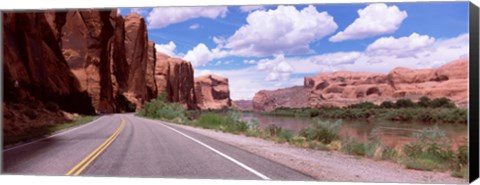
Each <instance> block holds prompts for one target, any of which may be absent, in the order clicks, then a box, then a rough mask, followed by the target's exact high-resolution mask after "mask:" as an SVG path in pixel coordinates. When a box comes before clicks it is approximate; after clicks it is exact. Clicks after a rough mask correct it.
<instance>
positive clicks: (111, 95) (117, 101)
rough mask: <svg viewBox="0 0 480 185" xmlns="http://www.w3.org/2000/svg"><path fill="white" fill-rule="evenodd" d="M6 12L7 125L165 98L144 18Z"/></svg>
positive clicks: (114, 109)
mask: <svg viewBox="0 0 480 185" xmlns="http://www.w3.org/2000/svg"><path fill="white" fill-rule="evenodd" d="M3 17H4V21H3V28H4V29H3V38H5V39H4V42H3V48H4V62H3V67H4V72H5V75H4V81H5V83H4V85H5V102H4V104H3V107H4V108H5V110H8V111H6V112H8V115H6V116H7V117H8V118H5V117H4V118H5V120H6V121H5V123H6V126H5V128H6V129H7V130H4V131H6V132H8V133H13V132H14V130H17V131H18V130H28V129H29V128H34V127H41V125H42V124H47V123H48V124H50V123H57V122H64V121H61V120H65V118H64V116H63V113H61V111H67V112H75V113H82V114H93V113H95V112H97V113H98V112H123V111H133V110H135V109H137V110H138V109H140V107H141V105H142V103H144V102H146V101H149V100H150V99H152V98H155V97H156V96H157V94H158V93H157V87H156V82H155V76H154V74H155V71H154V70H155V62H156V57H155V53H156V51H155V48H154V43H153V42H149V41H148V37H147V29H146V25H145V21H144V19H143V18H142V17H141V16H139V15H137V14H132V15H129V16H127V17H126V18H125V19H124V18H123V17H122V16H121V15H119V14H117V13H116V10H81V11H78V10H70V11H66V12H52V11H49V12H37V13H5V14H3ZM190 70H191V69H190ZM192 73H193V72H192ZM192 92H193V77H192ZM30 105H32V107H33V109H32V108H31V106H30ZM30 122H35V123H37V122H38V123H39V125H37V126H35V125H34V124H31V123H30ZM27 123H28V124H27ZM48 124H47V125H48ZM20 132H21V131H18V133H20Z"/></svg>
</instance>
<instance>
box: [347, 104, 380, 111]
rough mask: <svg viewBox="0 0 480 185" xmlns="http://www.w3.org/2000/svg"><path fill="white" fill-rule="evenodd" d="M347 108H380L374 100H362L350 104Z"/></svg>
mask: <svg viewBox="0 0 480 185" xmlns="http://www.w3.org/2000/svg"><path fill="white" fill-rule="evenodd" d="M347 108H350V109H375V108H378V106H377V105H375V104H373V103H372V102H360V103H356V104H352V105H349V106H348V107H347Z"/></svg>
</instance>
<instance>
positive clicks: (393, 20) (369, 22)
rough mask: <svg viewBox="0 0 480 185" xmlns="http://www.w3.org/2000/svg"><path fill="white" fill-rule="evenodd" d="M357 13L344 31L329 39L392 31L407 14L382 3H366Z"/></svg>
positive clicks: (365, 36) (336, 39) (348, 38)
mask: <svg viewBox="0 0 480 185" xmlns="http://www.w3.org/2000/svg"><path fill="white" fill-rule="evenodd" d="M358 15H359V17H358V18H357V19H355V21H354V22H353V23H352V24H350V25H349V26H348V27H347V28H346V29H345V30H344V31H341V32H338V33H337V34H335V35H334V36H332V37H330V39H329V40H330V41H331V42H340V41H344V40H353V39H363V38H367V37H372V36H376V35H381V34H387V33H393V32H395V31H396V30H397V29H398V28H399V27H400V25H401V24H402V22H403V20H404V19H405V18H407V16H408V15H407V12H406V11H400V9H398V7H397V6H387V5H386V4H383V3H382V4H371V5H368V6H367V7H365V8H364V9H360V10H358Z"/></svg>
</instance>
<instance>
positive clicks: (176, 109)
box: [138, 93, 186, 121]
mask: <svg viewBox="0 0 480 185" xmlns="http://www.w3.org/2000/svg"><path fill="white" fill-rule="evenodd" d="M138 114H139V115H140V116H144V117H150V118H155V119H163V120H167V121H172V120H186V119H185V118H186V117H185V109H184V108H183V106H182V105H180V104H178V103H167V102H166V94H165V93H163V94H161V95H159V96H158V97H157V98H156V99H154V100H152V101H150V102H148V103H145V104H144V105H143V107H142V109H141V110H140V112H139V113H138Z"/></svg>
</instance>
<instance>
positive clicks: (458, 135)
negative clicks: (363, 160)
mask: <svg viewBox="0 0 480 185" xmlns="http://www.w3.org/2000/svg"><path fill="white" fill-rule="evenodd" d="M241 119H242V120H245V121H249V120H251V119H256V120H257V121H258V123H259V126H260V127H261V128H265V127H267V126H268V125H271V124H274V125H277V126H280V127H282V129H284V130H288V131H292V132H294V133H298V132H299V131H300V130H302V129H304V128H306V127H308V126H309V125H310V124H311V123H312V122H313V121H314V120H313V119H312V118H308V117H286V116H271V115H263V114H259V113H243V114H242V115H241ZM325 121H331V122H332V123H333V122H334V121H335V120H329V119H326V120H325ZM432 126H433V125H427V124H425V123H420V122H409V123H399V122H392V121H370V122H367V121H352V120H343V121H342V127H341V129H340V137H342V138H345V137H350V138H353V139H355V140H356V141H358V142H366V141H368V140H369V136H371V135H372V131H373V130H375V133H376V135H377V136H378V137H379V138H380V140H381V141H382V143H383V144H385V145H386V146H389V147H393V148H398V147H402V146H403V145H404V144H407V143H409V142H412V141H414V140H415V138H414V137H413V136H412V134H413V133H414V132H417V131H419V130H421V129H423V128H428V127H432ZM438 127H439V128H440V129H441V130H443V131H445V134H446V135H447V137H448V138H449V139H450V143H451V145H452V147H453V148H455V149H456V148H457V147H458V146H459V145H463V144H465V143H467V137H468V130H467V126H466V125H461V124H438Z"/></svg>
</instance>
